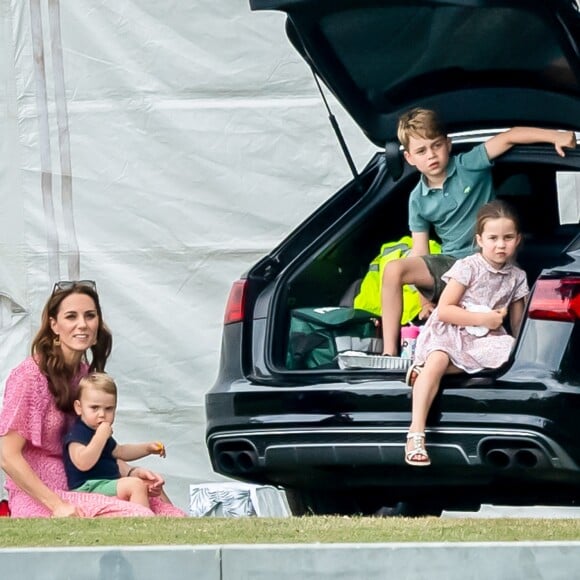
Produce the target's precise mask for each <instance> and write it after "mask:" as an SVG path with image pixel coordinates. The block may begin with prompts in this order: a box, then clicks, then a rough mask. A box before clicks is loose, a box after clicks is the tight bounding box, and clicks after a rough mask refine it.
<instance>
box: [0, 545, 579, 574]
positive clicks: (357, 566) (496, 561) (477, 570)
mask: <svg viewBox="0 0 580 580" xmlns="http://www.w3.org/2000/svg"><path fill="white" fill-rule="evenodd" d="M0 570H1V571H2V578H3V579H4V578H5V579H6V580H8V579H10V580H11V579H13V578H14V579H20V578H26V579H27V580H36V579H38V580H53V579H54V580H66V579H71V580H160V579H161V580H163V578H171V580H186V579H187V580H246V579H247V580H272V578H275V579H276V580H296V579H299V580H315V579H316V580H319V579H321V578H329V579H333V580H340V579H345V580H351V579H357V578H361V579H364V580H375V579H376V580H379V579H380V580H384V579H388V578H393V579H396V580H423V579H425V580H490V579H493V580H517V579H519V578H526V579H527V578H534V580H569V579H570V578H573V577H575V574H576V573H577V571H578V570H580V542H482V543H472V542H469V543H424V544H411V543H400V544H397V543H381V544H314V545H313V544H290V545H279V544H262V545H245V544H244V545H226V546H175V547H173V546H146V547H133V546H130V547H119V548H117V547H111V548H43V549H4V550H0Z"/></svg>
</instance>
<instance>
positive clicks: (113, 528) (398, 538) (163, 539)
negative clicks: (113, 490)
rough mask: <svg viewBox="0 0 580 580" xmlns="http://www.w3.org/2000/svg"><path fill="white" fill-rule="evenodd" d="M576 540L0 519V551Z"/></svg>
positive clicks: (462, 526)
mask: <svg viewBox="0 0 580 580" xmlns="http://www.w3.org/2000/svg"><path fill="white" fill-rule="evenodd" d="M554 540H580V520H579V519H553V520H550V519H527V518H526V519H471V518H469V519H440V518H435V517H426V518H368V517H350V518H349V517H302V518H297V517H292V518H254V517H248V518H211V517H208V518H184V519H171V518H160V517H157V518H107V519H94V520H79V519H36V520H35V519H14V518H0V548H14V547H30V546H37V547H48V546H106V545H121V546H129V545H175V544H218V545H220V544H266V543H275V544H286V543H287V544H291V543H320V542H322V543H359V542H360V543H375V542H482V541H554Z"/></svg>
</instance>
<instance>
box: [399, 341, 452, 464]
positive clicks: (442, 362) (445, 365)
mask: <svg viewBox="0 0 580 580" xmlns="http://www.w3.org/2000/svg"><path fill="white" fill-rule="evenodd" d="M449 368H450V364H449V356H448V355H447V354H446V353H444V352H442V351H439V350H437V351H434V352H432V353H431V354H430V355H429V356H428V357H427V360H426V361H425V365H424V367H423V369H422V371H421V373H420V374H419V375H418V376H417V378H416V380H415V384H414V385H413V395H412V414H411V425H410V427H409V434H411V433H418V434H421V435H422V437H421V438H418V437H413V438H410V439H407V444H406V447H405V453H406V454H407V456H408V454H409V453H411V452H412V451H413V450H414V449H419V448H423V447H424V444H425V438H424V434H425V425H426V423H427V415H428V414H429V409H430V408H431V404H432V403H433V399H435V395H437V391H438V390H439V384H440V383H441V377H442V376H443V375H444V374H445V373H446V372H447V370H448V369H449ZM453 368H454V367H453ZM412 460H413V461H414V462H415V463H425V464H429V457H428V455H427V454H426V453H416V454H414V455H413V457H412Z"/></svg>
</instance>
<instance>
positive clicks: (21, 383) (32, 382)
mask: <svg viewBox="0 0 580 580" xmlns="http://www.w3.org/2000/svg"><path fill="white" fill-rule="evenodd" d="M82 372H83V373H86V372H87V368H86V367H85V368H83V369H82ZM71 420H72V418H71V417H68V416H67V415H66V414H64V413H63V412H62V411H60V410H59V409H57V407H56V405H55V403H54V398H53V396H52V395H51V393H50V391H49V390H48V381H47V379H46V377H45V376H44V375H43V374H42V373H41V371H40V369H39V368H38V366H37V364H36V362H35V361H34V359H33V358H32V357H29V358H27V359H25V360H24V361H23V362H22V363H21V364H20V365H18V366H17V367H16V368H15V369H13V370H12V372H11V373H10V376H9V377H8V380H7V381H6V389H5V392H4V404H3V407H2V411H1V412H0V436H3V435H6V433H8V431H16V432H17V433H19V434H20V435H22V437H24V439H26V444H25V446H24V449H23V455H24V458H25V459H26V461H27V462H28V464H29V465H30V467H31V468H32V469H33V470H34V471H35V472H36V474H37V475H38V477H39V478H40V479H41V480H42V481H43V482H44V484H45V485H46V486H47V487H49V488H50V489H52V490H53V491H54V492H56V493H57V494H58V495H59V496H60V497H61V498H62V499H63V500H64V501H66V502H68V503H71V504H74V505H76V506H79V507H80V508H81V509H82V510H83V512H84V514H85V516H86V517H88V518H93V517H107V516H108V517H137V516H154V515H160V516H174V517H184V516H185V513H184V512H183V511H181V510H180V509H178V508H176V507H175V506H173V505H170V504H168V503H166V502H163V501H161V500H160V499H158V498H155V497H154V498H151V509H147V508H146V507H144V506H141V505H138V504H135V503H131V502H128V501H123V500H120V499H117V498H115V497H108V496H105V495H101V494H98V493H81V492H75V491H67V489H68V488H67V482H66V475H65V471H64V464H63V460H62V438H63V436H64V433H65V432H66V429H67V427H68V426H69V424H70V422H71ZM6 490H7V491H8V501H9V504H10V509H11V510H12V516H13V517H17V518H42V517H51V515H52V514H51V512H50V510H48V509H47V508H46V507H45V506H44V505H42V504H40V503H38V502H37V501H36V500H34V499H33V498H32V497H30V496H29V495H28V494H27V493H25V492H24V491H22V490H21V489H20V488H19V487H18V486H17V485H16V484H15V483H14V482H13V481H12V480H11V479H10V477H8V476H6Z"/></svg>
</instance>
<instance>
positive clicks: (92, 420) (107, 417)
mask: <svg viewBox="0 0 580 580" xmlns="http://www.w3.org/2000/svg"><path fill="white" fill-rule="evenodd" d="M116 403H117V401H116V398H115V395H109V394H108V393H105V392H104V391H101V390H100V389H95V388H92V387H85V388H84V389H83V391H82V394H81V398H80V399H77V400H76V401H75V402H74V408H75V413H76V414H77V415H78V416H79V417H80V418H81V419H82V420H83V422H84V423H85V424H86V425H88V426H89V427H90V428H91V429H96V428H97V427H98V426H99V425H100V424H101V423H103V422H105V421H106V422H107V423H110V424H111V425H112V424H113V421H114V420H115V407H116Z"/></svg>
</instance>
